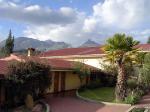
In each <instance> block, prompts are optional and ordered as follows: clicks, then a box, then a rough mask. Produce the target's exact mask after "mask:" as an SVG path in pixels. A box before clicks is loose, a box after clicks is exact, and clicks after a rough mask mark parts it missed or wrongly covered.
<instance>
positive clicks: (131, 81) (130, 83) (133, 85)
mask: <svg viewBox="0 0 150 112" xmlns="http://www.w3.org/2000/svg"><path fill="white" fill-rule="evenodd" d="M127 86H128V88H129V89H131V90H133V89H135V88H136V87H137V86H138V85H137V81H136V80H135V79H128V81H127Z"/></svg>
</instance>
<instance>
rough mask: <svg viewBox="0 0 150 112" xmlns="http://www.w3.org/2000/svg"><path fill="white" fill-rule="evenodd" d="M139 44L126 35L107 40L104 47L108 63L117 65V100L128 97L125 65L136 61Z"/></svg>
mask: <svg viewBox="0 0 150 112" xmlns="http://www.w3.org/2000/svg"><path fill="white" fill-rule="evenodd" d="M137 44H139V42H138V41H136V40H133V38H132V37H131V36H126V35H125V34H115V35H114V36H113V37H112V38H109V39H108V40H107V43H106V45H105V46H104V48H103V49H104V51H105V53H106V57H105V58H106V61H109V62H110V63H111V64H115V65H117V69H118V76H117V84H116V100H117V101H122V100H124V98H125V96H126V78H127V74H126V72H125V64H126V63H132V62H134V61H135V60H136V55H137V51H138V49H137V48H135V47H134V46H136V45H137Z"/></svg>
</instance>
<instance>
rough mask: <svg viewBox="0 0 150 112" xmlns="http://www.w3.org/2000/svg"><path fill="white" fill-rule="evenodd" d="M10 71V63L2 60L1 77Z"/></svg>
mask: <svg viewBox="0 0 150 112" xmlns="http://www.w3.org/2000/svg"><path fill="white" fill-rule="evenodd" d="M7 70H8V62H7V61H2V60H0V77H2V76H4V74H6V73H7Z"/></svg>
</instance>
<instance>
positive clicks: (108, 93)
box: [79, 87, 115, 102]
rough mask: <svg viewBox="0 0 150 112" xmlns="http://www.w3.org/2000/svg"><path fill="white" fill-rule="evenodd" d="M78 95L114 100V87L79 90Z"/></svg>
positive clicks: (105, 100) (106, 100)
mask: <svg viewBox="0 0 150 112" xmlns="http://www.w3.org/2000/svg"><path fill="white" fill-rule="evenodd" d="M79 95H80V96H82V97H85V98H89V99H91V100H96V101H104V102H115V88H113V87H101V88H96V89H91V90H90V89H86V90H84V91H81V92H79Z"/></svg>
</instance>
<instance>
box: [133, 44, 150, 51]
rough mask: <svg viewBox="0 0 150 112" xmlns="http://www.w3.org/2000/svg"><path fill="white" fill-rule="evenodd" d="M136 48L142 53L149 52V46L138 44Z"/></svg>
mask: <svg viewBox="0 0 150 112" xmlns="http://www.w3.org/2000/svg"><path fill="white" fill-rule="evenodd" d="M136 47H137V48H139V49H140V50H142V51H149V52H150V44H139V45H137V46H136Z"/></svg>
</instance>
